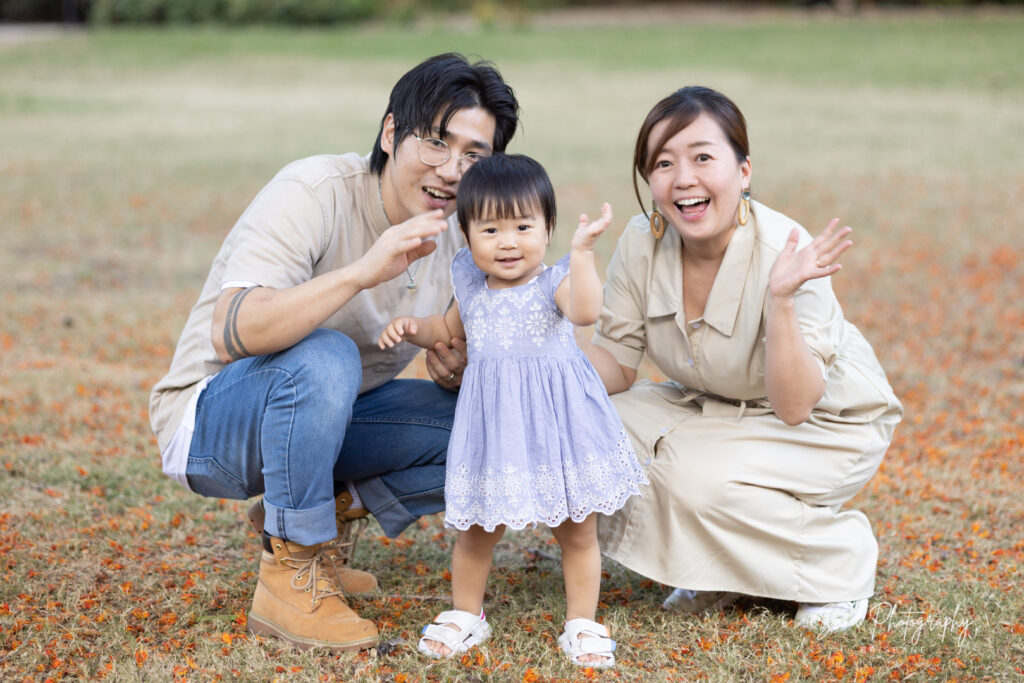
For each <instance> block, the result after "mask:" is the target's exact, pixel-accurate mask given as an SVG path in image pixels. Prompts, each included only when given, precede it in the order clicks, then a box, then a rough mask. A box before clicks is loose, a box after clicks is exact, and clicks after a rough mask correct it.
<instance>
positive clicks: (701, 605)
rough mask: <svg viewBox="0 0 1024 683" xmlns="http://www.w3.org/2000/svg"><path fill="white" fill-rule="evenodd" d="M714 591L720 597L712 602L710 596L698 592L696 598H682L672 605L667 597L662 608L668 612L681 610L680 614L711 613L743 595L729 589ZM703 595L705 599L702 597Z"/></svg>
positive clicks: (722, 608) (727, 605) (720, 609)
mask: <svg viewBox="0 0 1024 683" xmlns="http://www.w3.org/2000/svg"><path fill="white" fill-rule="evenodd" d="M714 592H715V593H717V594H718V597H716V598H714V599H712V600H711V601H710V602H708V598H709V597H710V596H703V595H701V594H698V595H697V597H695V598H691V599H682V600H679V601H677V602H674V603H672V604H671V605H670V604H668V599H666V600H665V602H663V603H661V609H663V610H665V611H666V612H679V613H680V614H711V613H714V612H720V611H722V610H724V609H725V608H726V607H729V606H730V605H732V604H733V603H734V602H736V601H737V600H739V599H740V597H741V596H740V594H739V593H730V592H728V591H714ZM702 597H703V598H704V599H701V598H702Z"/></svg>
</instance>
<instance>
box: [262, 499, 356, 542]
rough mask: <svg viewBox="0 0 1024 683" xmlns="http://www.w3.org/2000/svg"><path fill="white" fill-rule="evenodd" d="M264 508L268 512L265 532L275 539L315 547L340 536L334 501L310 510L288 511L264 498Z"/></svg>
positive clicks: (264, 527) (264, 526)
mask: <svg viewBox="0 0 1024 683" xmlns="http://www.w3.org/2000/svg"><path fill="white" fill-rule="evenodd" d="M263 507H264V509H265V510H266V511H267V516H266V519H265V521H264V522H263V530H264V531H266V532H267V533H268V534H269V535H271V536H273V537H275V538H286V539H288V540H289V541H291V542H292V543H298V544H299V545H315V544H317V543H325V542H327V541H332V540H334V539H335V538H337V536H338V526H337V523H336V522H335V521H334V500H333V499H332V500H329V501H328V502H326V503H324V504H322V505H318V506H317V507H315V508H311V509H309V510H288V509H286V508H281V507H277V506H276V505H274V504H273V503H271V502H270V501H269V500H267V499H266V497H264V498H263Z"/></svg>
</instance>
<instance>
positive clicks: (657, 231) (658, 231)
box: [651, 200, 668, 240]
mask: <svg viewBox="0 0 1024 683" xmlns="http://www.w3.org/2000/svg"><path fill="white" fill-rule="evenodd" d="M667 225H668V221H667V220H665V214H663V213H662V212H661V211H658V205H657V204H656V203H655V202H654V201H653V200H652V201H651V234H652V235H654V239H656V240H660V239H661V236H662V235H664V234H665V226H667Z"/></svg>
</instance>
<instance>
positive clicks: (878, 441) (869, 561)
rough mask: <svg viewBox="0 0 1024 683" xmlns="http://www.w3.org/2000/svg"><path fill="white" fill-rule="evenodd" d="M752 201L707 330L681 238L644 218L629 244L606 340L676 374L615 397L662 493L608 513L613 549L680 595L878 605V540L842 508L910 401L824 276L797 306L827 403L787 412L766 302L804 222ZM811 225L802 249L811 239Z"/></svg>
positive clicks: (627, 356) (714, 295)
mask: <svg viewBox="0 0 1024 683" xmlns="http://www.w3.org/2000/svg"><path fill="white" fill-rule="evenodd" d="M751 207H752V216H751V219H750V220H749V221H748V223H747V225H745V226H740V227H738V228H737V229H736V231H735V233H734V235H733V238H732V240H731V242H730V243H729V247H728V249H727V250H726V253H725V257H724V259H723V261H722V265H721V268H720V270H719V272H718V276H717V277H716V279H715V282H714V285H713V287H712V290H711V294H710V296H709V297H708V302H707V306H706V308H705V310H704V316H703V317H702V318H699V319H697V320H690V321H687V320H685V317H684V314H683V305H682V301H683V293H682V282H683V274H682V259H681V250H682V241H681V239H680V237H679V235H678V234H677V233H675V232H674V231H673V230H672V229H669V230H667V231H666V232H665V235H664V237H663V238H662V239H661V240H660V243H658V241H656V240H655V239H654V237H653V236H652V235H651V232H650V228H649V222H648V220H647V218H646V217H644V216H643V215H640V216H637V217H635V218H634V219H633V220H632V221H631V222H630V224H629V225H628V226H627V227H626V230H625V232H624V233H623V235H622V238H621V239H620V241H619V244H618V247H617V248H616V251H615V255H614V256H613V257H612V261H611V264H610V265H609V268H608V277H607V281H606V284H605V300H604V311H603V312H602V315H601V318H600V320H599V321H598V323H597V327H596V334H595V338H594V341H595V343H597V344H598V345H599V346H601V347H603V348H605V349H607V350H608V351H610V352H611V354H612V355H613V356H614V357H615V359H616V360H617V361H618V362H619V363H620V364H621V365H623V366H626V367H630V368H636V367H638V366H639V364H640V360H641V358H642V357H643V355H644V353H647V354H648V356H649V357H650V359H651V360H652V361H653V362H654V364H655V365H656V366H657V367H658V369H659V370H660V371H661V372H663V373H664V374H665V376H666V377H668V378H669V380H668V381H666V382H661V383H654V382H650V381H641V382H638V383H637V384H635V385H634V386H633V387H632V388H631V389H629V390H628V391H625V392H623V393H620V394H616V395H614V396H612V400H613V402H614V404H615V407H616V408H617V409H618V411H619V414H620V415H621V416H622V420H623V422H624V423H625V425H626V429H627V431H628V432H629V434H630V437H631V438H632V440H633V444H634V446H635V448H636V451H637V455H638V456H639V457H640V461H641V464H642V465H643V466H644V468H645V470H646V472H647V476H648V478H649V479H650V482H651V483H650V486H649V487H646V488H645V489H644V490H643V492H642V494H641V495H640V496H634V497H633V498H631V499H630V502H629V503H627V504H626V506H625V507H624V508H622V509H621V510H619V511H618V512H617V513H616V514H615V515H613V516H611V517H605V516H603V515H599V516H598V517H599V533H600V539H601V547H602V550H603V552H604V553H605V554H606V555H607V556H608V557H610V558H612V559H614V560H616V561H618V562H619V563H621V564H623V565H625V566H626V567H629V568H630V569H632V570H634V571H637V572H639V573H640V574H643V575H644V576H648V577H650V578H652V579H654V580H656V581H660V582H661V583H664V584H668V585H670V586H677V587H682V588H689V589H692V590H727V591H736V592H740V593H744V594H747V595H757V596H764V597H770V598H778V599H784V600H796V601H799V602H837V601H841V600H854V599H859V598H865V597H869V596H870V595H871V594H872V592H873V590H874V582H875V563H876V559H877V554H878V546H877V543H876V541H875V537H874V534H873V533H872V530H871V525H870V523H869V522H868V519H867V517H865V516H864V514H862V513H861V512H858V511H856V510H848V509H842V505H843V503H845V502H846V501H848V500H849V499H850V498H851V497H852V496H853V495H854V494H855V493H857V491H859V490H860V489H861V488H862V487H863V486H864V485H865V484H866V483H867V482H868V480H869V479H870V478H871V476H872V475H873V474H874V472H875V470H877V469H878V466H879V464H880V463H881V460H882V456H883V455H884V454H885V451H886V448H887V447H888V445H889V442H890V440H891V439H892V433H893V429H894V428H895V427H896V424H897V423H898V422H899V420H900V418H901V416H902V407H901V406H900V403H899V401H898V400H897V399H896V396H895V394H894V393H893V391H892V388H891V387H890V386H889V383H888V381H887V380H886V377H885V374H884V372H883V371H882V368H881V367H880V366H879V364H878V361H877V359H876V358H875V354H874V352H873V351H872V349H871V347H870V345H868V343H867V341H865V339H864V337H863V336H862V335H861V333H860V331H858V330H857V328H856V327H854V326H853V325H852V324H851V323H849V322H846V321H845V320H844V319H843V312H842V309H841V308H840V306H839V302H838V301H837V300H836V297H835V295H834V294H833V292H832V285H831V282H830V279H829V278H822V279H818V280H811V281H809V282H807V283H806V284H804V285H803V286H802V287H801V288H800V290H799V291H798V293H797V295H796V308H797V315H798V317H799V321H800V328H801V330H802V331H803V335H804V339H805V340H806V342H807V345H808V347H809V348H810V350H811V352H812V353H813V354H814V356H815V357H816V358H817V360H818V361H819V363H820V367H821V370H822V373H823V376H824V377H825V380H826V389H825V395H824V397H823V398H822V399H821V400H820V401H819V402H818V404H817V405H816V406H815V408H814V411H813V412H812V414H811V416H810V418H809V419H808V420H807V421H806V422H804V423H803V424H800V425H798V426H795V427H791V426H788V425H786V424H785V423H783V422H782V421H781V420H780V419H778V418H777V417H776V416H775V414H774V413H773V412H772V410H771V405H770V404H769V403H768V400H767V399H766V398H765V396H766V392H765V387H764V359H765V342H764V334H765V327H764V301H765V296H766V293H767V287H768V272H769V270H770V269H771V266H772V264H773V263H774V261H775V259H776V257H777V256H778V254H779V252H780V251H781V250H782V248H783V247H784V245H785V243H786V238H787V237H788V235H789V232H790V230H792V228H793V227H798V226H797V224H796V223H795V222H793V221H792V220H791V219H789V218H787V217H786V216H784V215H782V214H780V213H778V212H776V211H773V210H771V209H769V208H767V207H765V206H763V205H761V204H758V203H757V202H751ZM800 231H801V246H802V245H803V244H805V243H806V242H808V241H810V239H811V238H810V235H808V234H807V231H806V230H804V229H803V228H800Z"/></svg>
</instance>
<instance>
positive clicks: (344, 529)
mask: <svg viewBox="0 0 1024 683" xmlns="http://www.w3.org/2000/svg"><path fill="white" fill-rule="evenodd" d="M369 515H370V513H369V511H368V510H366V509H365V508H355V509H353V508H352V494H350V493H349V492H348V491H344V492H342V493H339V494H338V496H337V497H336V498H335V499H334V521H335V524H336V525H337V527H338V538H337V539H335V540H334V541H332V543H334V545H335V552H334V553H332V557H331V558H330V559H331V560H332V562H331V565H332V567H333V569H334V571H335V572H336V578H337V582H338V585H339V586H341V590H343V591H344V592H345V593H346V594H347V595H359V594H361V593H372V592H373V591H375V590H377V577H375V576H374V575H373V574H371V573H370V572H364V571H363V570H361V569H352V568H351V567H349V563H350V562H351V560H352V552H353V551H354V550H355V547H356V541H358V540H359V534H361V533H362V532H363V529H365V528H366V526H367V524H369V522H370V518H369ZM248 517H249V523H250V524H251V525H252V528H253V529H255V530H256V533H257V534H260V535H262V534H263V522H264V520H265V519H266V510H264V508H263V499H262V498H260V499H259V500H257V501H256V502H255V503H253V504H252V506H251V507H250V508H249V513H248Z"/></svg>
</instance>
